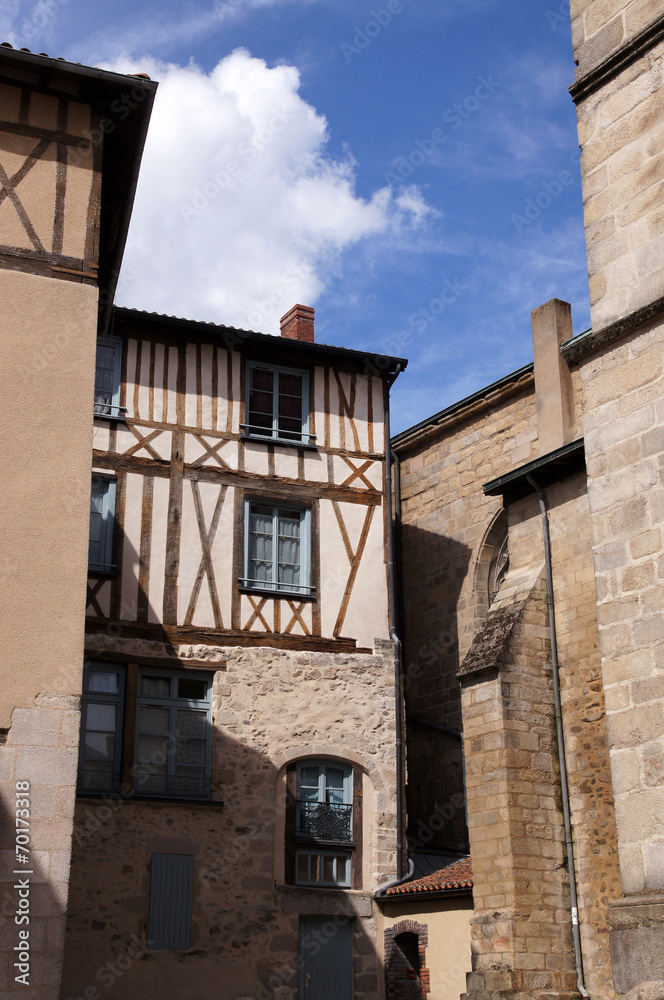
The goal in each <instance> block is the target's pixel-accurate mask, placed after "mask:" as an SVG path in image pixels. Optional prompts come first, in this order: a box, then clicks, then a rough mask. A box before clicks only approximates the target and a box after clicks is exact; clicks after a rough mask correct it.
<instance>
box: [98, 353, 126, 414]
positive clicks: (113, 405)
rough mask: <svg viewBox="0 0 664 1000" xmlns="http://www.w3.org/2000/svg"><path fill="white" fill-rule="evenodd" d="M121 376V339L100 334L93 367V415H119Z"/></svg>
mask: <svg viewBox="0 0 664 1000" xmlns="http://www.w3.org/2000/svg"><path fill="white" fill-rule="evenodd" d="M121 377H122V340H121V339H120V338H119V337H109V336H107V335H102V336H100V337H98V338H97V362H96V367H95V408H94V412H95V416H97V417H118V416H120V411H121V407H120V380H121Z"/></svg>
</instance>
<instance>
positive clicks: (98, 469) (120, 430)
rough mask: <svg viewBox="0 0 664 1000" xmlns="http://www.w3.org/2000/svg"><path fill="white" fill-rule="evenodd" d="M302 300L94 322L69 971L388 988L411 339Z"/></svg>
mask: <svg viewBox="0 0 664 1000" xmlns="http://www.w3.org/2000/svg"><path fill="white" fill-rule="evenodd" d="M313 318H314V317H313V309H309V308H306V307H302V306H295V307H294V309H292V310H291V311H290V312H289V313H288V314H287V315H286V316H284V318H283V319H282V330H281V333H282V336H281V337H273V336H266V335H262V334H256V333H247V332H244V331H238V330H233V329H228V328H225V327H219V326H214V325H212V324H206V323H193V322H188V321H185V320H180V319H175V318H172V317H165V316H159V315H155V314H147V313H141V312H136V311H133V310H129V309H116V310H115V312H114V316H113V322H112V325H111V327H110V328H109V331H108V333H107V334H105V335H104V336H102V337H101V338H100V340H99V344H98V353H97V382H96V388H95V398H94V451H93V468H92V490H91V507H90V553H89V578H88V597H87V618H86V665H85V672H84V679H83V706H82V729H81V741H80V758H79V779H78V801H77V807H76V815H75V832H74V853H73V862H72V889H71V898H70V907H69V909H70V916H69V923H68V931H67V943H66V957H65V973H64V990H65V993H64V995H65V996H70V995H71V996H72V997H74V996H81V995H85V994H84V990H85V988H86V987H87V986H88V985H90V984H94V985H95V987H96V988H98V989H99V988H101V987H100V983H101V984H103V985H104V986H105V987H106V989H107V990H108V992H106V990H105V991H104V993H103V995H104V996H109V997H115V996H118V997H119V996H121V995H122V996H123V997H137V998H138V997H142V996H144V995H145V994H146V992H147V991H148V990H149V991H150V993H151V994H154V995H157V994H158V995H160V996H168V997H176V996H182V995H185V993H186V991H187V990H188V989H190V988H191V984H192V982H194V981H195V983H196V992H197V995H199V996H201V997H210V998H211V997H215V998H216V997H219V996H223V997H224V998H233V1000H235V998H236V997H243V998H244V997H252V998H254V997H256V998H257V997H279V998H282V1000H291V998H295V997H304V996H305V995H306V996H307V997H311V998H312V1000H316V998H321V997H324V996H328V995H330V994H329V992H326V991H328V990H329V988H330V984H333V988H334V990H335V992H334V996H335V997H339V998H342V997H348V998H350V997H351V996H354V997H366V998H367V1000H369V998H374V997H378V996H379V995H380V990H381V989H382V970H381V964H380V962H381V957H382V955H381V956H379V954H378V945H377V939H378V930H379V926H378V924H379V922H380V919H381V918H380V915H379V914H378V913H377V910H376V903H375V901H374V898H373V893H374V891H375V890H376V888H377V887H378V885H379V884H380V883H381V882H384V881H385V880H388V879H390V878H393V877H394V875H395V872H396V869H397V863H396V846H397V829H396V825H397V823H396V816H397V787H396V763H397V760H396V738H395V737H396V712H395V706H396V705H397V704H398V700H397V699H396V698H395V682H394V677H395V671H394V649H393V644H392V641H391V639H390V621H389V617H390V615H389V585H390V584H389V579H388V534H389V533H388V504H387V503H386V492H385V483H386V472H389V467H388V468H387V469H386V417H387V401H388V393H389V385H390V384H391V382H392V381H393V380H394V378H395V377H396V375H397V374H398V372H399V370H400V369H401V368H402V367H403V366H404V365H405V362H404V361H402V360H400V359H397V358H385V357H373V356H370V355H367V354H364V353H361V352H357V351H351V350H345V349H340V348H336V347H328V346H325V345H322V344H317V343H315V342H314V336H313ZM90 405H91V407H92V405H93V404H92V401H91V403H90ZM321 942H322V943H326V947H325V948H322V947H321ZM380 951H381V953H382V947H381V949H380ZM220 982H223V984H224V985H223V987H222V988H221V991H220ZM305 991H306V992H305Z"/></svg>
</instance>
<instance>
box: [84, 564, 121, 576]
mask: <svg viewBox="0 0 664 1000" xmlns="http://www.w3.org/2000/svg"><path fill="white" fill-rule="evenodd" d="M117 575H118V568H117V566H100V565H99V564H98V563H95V564H94V565H92V566H88V576H108V577H109V578H112V577H114V576H117Z"/></svg>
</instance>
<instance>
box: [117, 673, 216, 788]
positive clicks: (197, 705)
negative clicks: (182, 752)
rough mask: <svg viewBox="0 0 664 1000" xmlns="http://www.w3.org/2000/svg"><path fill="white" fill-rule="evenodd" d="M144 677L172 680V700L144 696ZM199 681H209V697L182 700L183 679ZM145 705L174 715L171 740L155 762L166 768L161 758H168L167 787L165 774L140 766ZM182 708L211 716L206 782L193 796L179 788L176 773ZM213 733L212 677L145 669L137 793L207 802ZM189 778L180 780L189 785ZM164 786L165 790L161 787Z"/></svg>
mask: <svg viewBox="0 0 664 1000" xmlns="http://www.w3.org/2000/svg"><path fill="white" fill-rule="evenodd" d="M143 677H168V678H169V679H170V682H171V689H170V696H169V697H158V696H155V695H143V694H141V680H142V678H143ZM182 679H185V680H192V681H193V680H196V681H205V683H206V685H207V694H206V696H205V698H204V699H191V698H180V697H178V694H177V684H178V681H179V680H182ZM141 706H149V707H151V708H164V709H168V710H169V712H170V716H169V726H168V737H167V739H166V741H165V742H166V746H164V748H163V751H160V758H159V760H158V761H155V762H154V764H155V765H156V766H162V764H163V762H162V760H161V755H163V756H165V758H166V760H165V763H166V764H167V773H166V779H167V780H166V783H165V787H164V785H163V783H162V781H161V778H162V777H163V776H162V774H161V772H156V771H153V772H152V775H151V772H150V770H149V768H150V763H140V762H139V761H138V737H139V728H140V709H141ZM178 709H184V710H186V709H192V710H195V711H204V712H205V713H206V717H207V724H206V740H205V771H204V774H203V775H201V778H202V781H203V787H202V788H201V789H199V790H198V791H197V792H195V793H192V792H191V791H190V790H187V789H186V788H178V787H177V783H178V776H177V775H176V773H175V768H176V754H175V751H176V747H177V711H178ZM211 730H212V680H211V677H210V676H209V675H208V674H203V673H197V672H195V671H193V670H177V671H174V670H170V669H167V668H164V669H161V670H160V669H159V668H158V667H141V668H140V669H139V671H138V684H137V690H136V730H135V734H134V767H133V778H134V794H135V795H141V796H149V797H158V798H169V799H171V798H177V799H198V800H204V799H209V797H210V747H211ZM151 776H152V777H155V778H159V780H158V781H156V780H155V781H152V783H151V780H150V779H151ZM186 779H187V776H183V777H182V779H180V780H181V781H182V782H183V784H184V783H185V782H186ZM160 786H162V787H160Z"/></svg>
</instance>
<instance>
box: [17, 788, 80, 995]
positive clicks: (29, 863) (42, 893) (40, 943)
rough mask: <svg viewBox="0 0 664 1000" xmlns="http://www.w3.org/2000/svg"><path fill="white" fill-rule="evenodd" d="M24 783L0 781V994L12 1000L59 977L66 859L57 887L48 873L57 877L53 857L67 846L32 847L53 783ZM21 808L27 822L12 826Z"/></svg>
mask: <svg viewBox="0 0 664 1000" xmlns="http://www.w3.org/2000/svg"><path fill="white" fill-rule="evenodd" d="M25 784H27V782H22V781H16V782H11V783H7V784H4V785H3V786H2V801H1V802H0V845H2V847H1V850H2V855H1V856H2V862H1V863H2V869H1V872H0V877H1V885H2V888H1V890H0V892H1V895H0V942H1V945H0V961H2V969H3V971H2V972H1V973H0V976H1V978H0V994H1V995H2V996H3V997H8V998H9V997H16V1000H19V998H24V997H25V996H27V995H28V994H27V993H26V987H29V988H30V991H32V990H35V989H38V988H39V987H52V985H53V983H58V982H59V980H60V969H61V962H62V954H61V951H60V948H61V942H62V931H63V927H64V913H65V890H66V881H65V880H66V864H65V865H63V866H62V870H61V875H60V877H61V879H62V884H60V885H59V886H58V887H57V889H56V887H55V886H52V885H51V884H50V883H49V877H50V878H54V879H58V877H59V876H58V871H57V869H58V868H59V867H60V860H59V859H62V858H64V859H65V860H66V856H67V852H66V851H58V852H52V853H51V854H50V858H49V855H48V854H45V853H44V852H42V851H38V850H36V849H34V850H33V843H35V842H37V841H38V839H42V838H41V837H40V834H41V833H42V832H44V829H45V827H48V826H49V825H51V826H52V825H53V820H52V819H50V818H44V816H43V814H44V812H46V811H48V810H47V809H46V808H45V807H46V805H47V802H46V800H47V799H48V800H50V801H51V803H53V801H54V800H55V799H57V789H55V788H52V787H45V786H42V787H41V788H39V789H38V788H28V789H27V790H26V789H25V788H24V787H23V786H24V785H25ZM26 802H27V803H28V804H27V805H25V803H26ZM25 809H27V810H28V812H29V815H28V817H27V822H28V827H27V828H26V827H24V826H23V825H22V823H20V822H19V824H18V828H17V816H18V818H19V819H23V818H24V816H25V813H24V812H23V810H25ZM15 810H16V811H15ZM53 812H54V810H53ZM55 822H56V823H57V820H56V821H55ZM49 868H51V869H52V870H51V871H50V872H49ZM58 889H59V890H60V891H59V892H58V891H57V890H58ZM3 959H4V960H3ZM29 995H30V996H32V995H33V993H32V992H30V993H29ZM34 995H37V994H34Z"/></svg>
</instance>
